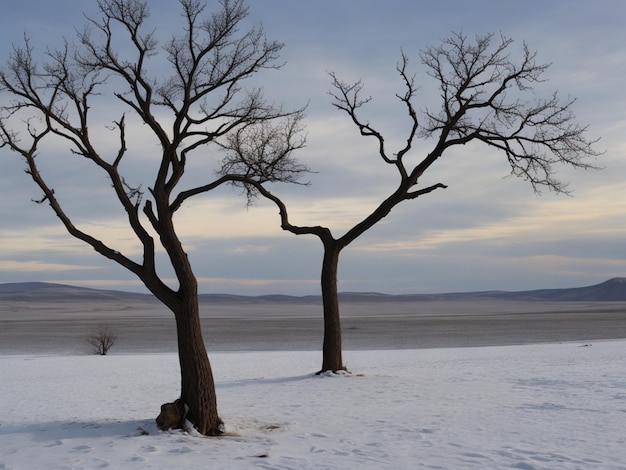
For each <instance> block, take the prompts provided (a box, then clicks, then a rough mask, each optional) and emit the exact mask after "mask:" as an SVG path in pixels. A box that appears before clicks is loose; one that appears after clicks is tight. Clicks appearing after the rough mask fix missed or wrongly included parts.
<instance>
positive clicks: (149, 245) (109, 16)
mask: <svg viewBox="0 0 626 470" xmlns="http://www.w3.org/2000/svg"><path fill="white" fill-rule="evenodd" d="M179 3H180V7H181V11H182V23H183V27H182V28H181V32H180V33H176V34H174V35H173V36H172V38H171V39H170V40H169V41H168V42H167V43H166V44H164V46H163V47H161V46H159V45H158V43H157V40H156V35H155V32H156V30H152V29H149V27H148V25H147V20H148V17H149V10H148V2H147V1H142V0H98V8H99V14H98V16H97V17H96V16H93V17H87V24H86V26H85V28H84V29H82V30H79V31H78V33H77V41H76V43H75V44H72V43H70V42H67V41H66V42H65V44H64V46H63V47H61V48H60V49H54V50H53V49H48V50H46V51H45V53H44V54H43V55H42V57H36V56H35V54H34V48H33V46H32V44H31V41H30V40H29V39H28V38H27V39H25V42H24V44H23V45H22V46H21V47H17V46H15V47H14V49H13V52H12V55H11V56H10V58H9V60H8V62H7V64H6V65H5V66H4V67H3V68H2V69H1V71H0V88H1V91H2V92H3V94H4V95H5V99H4V100H3V101H2V103H3V104H2V105H1V106H0V113H1V115H0V135H1V138H2V146H3V147H6V148H8V149H10V150H12V151H14V152H16V153H17V154H19V155H21V157H23V159H24V160H25V162H26V172H27V173H28V174H29V175H30V177H31V178H32V180H33V181H34V182H35V183H36V185H37V186H38V187H39V188H40V190H41V191H42V192H43V196H42V198H41V199H40V200H39V201H38V202H40V203H41V202H44V201H47V202H48V203H49V204H50V206H51V207H52V210H53V211H54V213H55V214H56V216H57V217H58V218H59V219H60V220H61V222H62V223H63V225H64V226H65V228H66V229H67V231H68V232H69V233H70V234H71V235H72V236H74V237H76V238H78V239H80V240H82V241H83V242H85V243H87V244H88V245H90V246H91V247H93V248H94V249H95V251H97V252H98V253H99V254H101V255H103V256H105V257H106V258H109V259H111V260H113V261H114V262H116V263H118V264H119V265H121V266H123V267H124V268H126V269H128V270H129V271H131V272H132V273H134V274H135V275H136V276H137V277H138V278H139V279H140V280H141V281H142V282H143V283H144V284H145V286H146V287H147V288H148V289H149V291H150V292H152V294H154V295H155V297H156V298H158V299H159V300H160V301H161V302H162V303H163V304H165V305H166V306H167V307H168V308H169V309H170V310H171V311H172V312H173V314H174V316H175V319H176V327H177V335H178V350H179V358H180V369H181V397H180V398H181V399H182V402H183V403H184V404H185V406H187V407H188V414H187V419H189V420H190V421H191V422H192V423H193V425H194V427H195V428H196V429H197V430H198V431H199V432H200V433H202V434H204V435H218V434H220V433H222V429H223V426H222V422H221V420H220V418H219V415H218V412H217V400H216V396H215V385H214V380H213V374H212V371H211V365H210V362H209V359H208V356H207V352H206V348H205V345H204V341H203V338H202V333H201V329H200V318H199V310H198V284H197V279H196V277H195V275H194V272H193V269H192V265H191V262H190V260H189V259H188V257H187V253H186V252H185V249H184V247H183V244H182V242H181V239H180V237H179V234H178V233H177V230H176V227H175V224H174V215H175V214H176V213H177V211H178V210H179V209H180V208H181V206H182V204H183V203H184V202H185V201H187V200H188V199H189V198H190V197H192V196H195V195H199V194H203V193H205V192H207V191H210V190H212V189H214V188H216V187H217V186H219V185H220V184H222V183H224V182H225V181H227V180H226V179H224V178H223V177H220V176H219V175H218V176H215V178H214V179H213V180H212V179H211V176H210V175H207V176H204V177H203V179H205V181H203V182H202V183H200V184H199V183H198V176H199V175H197V174H194V175H191V177H190V176H189V172H187V177H188V178H190V179H184V178H183V176H184V175H185V170H186V168H187V165H188V162H189V161H190V160H191V159H192V158H193V159H194V161H198V159H202V160H203V161H207V160H209V161H211V158H214V157H215V158H216V159H215V161H216V162H219V158H217V155H219V156H220V158H221V156H222V154H221V153H219V147H217V146H214V145H210V144H213V143H216V142H217V141H218V140H219V139H220V138H224V137H225V136H227V135H229V134H230V133H232V132H235V131H237V130H238V129H247V132H248V133H249V135H250V136H251V137H250V138H252V139H254V136H253V129H254V128H255V126H257V125H258V126H263V127H264V128H275V129H276V130H275V132H276V133H280V132H281V129H283V128H285V129H292V128H294V123H298V122H300V120H301V119H302V110H300V111H294V112H284V111H283V110H282V109H280V108H279V107H276V106H274V105H271V104H268V102H266V100H265V99H264V97H263V95H262V93H261V91H260V90H259V89H257V88H250V89H245V88H244V87H243V84H242V82H244V81H245V80H247V79H249V78H251V77H252V76H254V75H255V74H256V73H257V72H259V71H261V70H263V69H277V68H279V67H280V65H281V64H280V63H278V62H277V60H278V55H279V52H280V50H281V49H282V47H283V45H282V44H281V43H279V42H276V41H269V40H267V39H266V37H265V34H264V32H263V30H262V29H261V28H258V27H252V28H251V29H247V30H244V31H240V28H241V27H242V26H243V20H244V18H246V16H247V14H248V9H247V7H245V5H244V3H243V0H222V1H221V2H220V9H219V11H218V12H216V13H214V14H207V12H205V8H206V5H205V4H204V3H202V2H200V1H198V0H180V1H179ZM6 97H8V98H6ZM107 97H108V99H107ZM115 103H117V106H118V108H116V109H118V110H119V114H117V116H119V117H118V118H117V119H116V120H115V121H114V122H113V124H112V125H111V126H108V127H109V128H110V130H112V131H113V133H114V137H115V138H114V139H112V142H113V145H104V144H101V145H100V147H98V145H97V142H99V141H97V140H95V139H94V137H93V136H94V135H97V134H98V131H97V127H96V125H95V123H97V118H98V112H99V110H102V112H104V111H105V110H109V109H110V107H111V106H112V105H113V104H115ZM116 112H117V111H116ZM127 114H129V115H133V116H134V117H135V118H138V120H139V121H140V122H141V123H143V124H144V126H143V129H146V130H147V132H148V133H149V135H150V136H152V138H153V139H155V140H156V142H158V145H157V146H155V147H154V157H155V158H154V159H153V166H152V167H150V168H146V169H144V173H143V177H144V178H148V179H147V181H148V184H146V185H145V186H144V185H142V184H141V183H137V184H135V183H133V182H132V181H136V179H137V177H136V176H135V175H126V174H123V173H122V168H125V166H124V163H125V162H127V161H129V159H131V160H132V158H134V157H136V156H137V150H136V149H133V148H132V144H131V143H132V138H133V137H136V136H135V135H134V134H131V133H130V132H128V131H127V127H126V122H127V119H126V115H127ZM94 128H95V129H96V131H95V132H94ZM103 130H104V129H103ZM136 139H145V135H144V136H141V135H140V136H138V137H136ZM296 140H297V139H296ZM59 142H63V143H65V144H66V147H67V154H68V155H69V156H71V157H75V158H76V159H77V160H79V161H82V162H87V163H88V164H91V165H92V166H93V167H94V168H95V169H96V170H98V171H101V172H102V173H103V174H104V175H106V177H107V178H108V180H109V182H110V185H111V187H112V196H113V199H114V200H115V201H117V202H119V204H120V205H121V208H123V210H124V211H125V215H126V216H127V220H128V224H129V227H130V229H131V231H132V233H133V234H134V237H135V238H136V240H137V241H138V242H139V246H140V247H141V249H142V253H141V255H140V256H139V257H138V258H139V259H134V258H133V257H132V256H131V255H129V254H124V253H122V252H121V251H119V250H117V249H116V248H115V247H114V246H112V245H110V244H109V243H106V242H103V241H101V240H99V239H98V238H97V237H96V235H94V234H92V233H87V232H86V231H84V230H83V229H81V228H80V227H79V226H78V225H76V224H75V223H74V221H73V220H74V219H73V218H72V215H71V214H69V213H68V212H67V210H66V208H67V204H64V203H63V201H65V200H64V199H63V196H62V195H63V193H64V191H63V189H64V188H65V189H67V187H68V186H70V185H71V182H69V181H68V182H67V183H66V182H63V187H61V188H59V187H56V188H53V187H52V186H51V180H50V178H49V177H48V176H47V175H46V174H45V171H44V168H45V167H44V166H42V165H41V164H40V162H42V161H46V159H45V158H46V155H45V154H46V152H47V153H50V152H52V151H51V150H50V148H49V147H48V148H47V147H45V146H44V145H45V144H47V143H50V144H52V143H54V144H55V145H57V147H58V143H59ZM115 142H116V144H115ZM298 142H300V141H298ZM137 144H139V142H137ZM302 144H303V142H302ZM297 145H298V144H296V145H295V146H297ZM129 147H130V149H129ZM211 149H214V150H215V152H214V153H211ZM133 153H134V155H133ZM129 155H130V156H129ZM260 155H262V156H259V158H258V160H256V161H254V163H253V165H254V168H252V169H250V168H245V169H243V172H244V174H246V175H258V181H260V182H270V181H271V182H277V181H287V182H290V181H295V180H296V179H297V177H298V175H299V174H300V173H301V172H304V171H306V168H305V167H303V166H301V165H299V164H297V163H296V162H295V161H293V160H292V159H291V158H290V156H289V155H282V156H277V157H276V158H274V159H272V158H273V157H272V156H271V155H268V159H264V155H265V154H260ZM209 171H210V170H209ZM133 177H134V178H135V180H133V179H132V178H133ZM149 178H153V179H149ZM144 187H147V191H145V190H144V189H142V188H144ZM65 202H67V201H65ZM157 246H158V248H157ZM159 250H162V251H164V253H165V254H166V260H167V262H168V263H169V266H170V267H171V270H172V271H173V272H174V274H175V278H176V280H177V283H178V285H175V286H170V285H168V284H167V283H166V282H165V281H164V280H163V279H164V278H163V277H162V276H160V274H159V272H160V271H161V270H162V269H164V268H163V267H162V265H160V264H159V263H157V255H156V253H157V251H159Z"/></svg>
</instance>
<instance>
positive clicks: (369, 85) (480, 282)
mask: <svg viewBox="0 0 626 470" xmlns="http://www.w3.org/2000/svg"><path fill="white" fill-rule="evenodd" d="M149 3H150V6H151V9H152V12H153V15H152V20H153V22H154V25H155V26H156V27H157V31H158V34H159V35H160V36H161V37H162V38H163V39H167V38H168V37H169V36H170V34H171V33H172V32H173V30H172V29H171V28H173V27H175V24H177V23H176V22H177V21H178V17H177V14H178V13H177V10H176V8H175V7H176V5H177V3H176V2H173V1H162V0H160V1H150V2H149ZM248 4H249V6H250V17H249V21H250V24H253V23H262V24H263V26H264V28H265V30H266V33H267V35H268V37H270V38H271V39H278V40H280V41H282V42H284V43H285V44H286V46H285V49H284V51H283V54H282V58H283V59H284V60H285V61H286V65H285V67H284V68H283V69H282V70H281V71H278V72H274V71H272V72H267V73H263V74H261V75H259V77H258V80H257V82H255V83H254V84H255V85H260V86H263V87H264V89H265V94H266V96H267V97H268V98H270V99H272V100H275V101H277V102H283V103H284V104H285V105H286V106H288V107H298V106H301V105H304V104H307V103H308V111H307V116H308V117H307V120H306V124H307V127H308V143H307V147H306V148H305V149H303V150H302V151H301V152H300V153H299V158H300V159H301V160H302V161H304V162H306V163H307V164H308V165H309V166H310V167H311V168H312V169H313V170H314V171H316V173H314V174H312V175H310V176H309V178H308V179H309V180H310V182H311V185H310V186H308V187H288V186H286V185H282V186H276V187H275V188H273V189H274V191H275V192H276V193H277V194H279V195H280V196H282V197H283V198H284V200H285V202H286V203H287V205H288V207H289V209H290V216H291V218H292V219H293V222H294V223H298V224H306V225H318V224H320V225H328V226H329V227H331V228H332V229H333V231H334V232H335V234H336V235H339V234H341V233H342V232H343V231H344V230H346V229H347V228H349V227H350V226H351V225H352V224H353V223H355V222H356V221H358V220H360V219H361V218H362V217H363V216H365V215H366V214H367V211H368V210H371V209H372V208H373V207H375V205H376V204H377V203H378V202H379V201H380V200H381V199H382V198H383V197H384V196H385V195H386V194H387V193H388V192H389V191H391V190H392V189H393V185H394V184H395V182H396V180H395V174H394V173H393V171H389V170H391V169H390V168H386V167H385V166H384V165H383V164H382V163H381V162H380V161H379V159H378V158H377V154H376V150H377V149H376V147H375V145H374V142H373V141H370V140H368V139H364V138H362V137H359V136H358V133H357V131H356V130H355V128H354V127H353V126H352V125H351V123H350V122H349V121H348V119H347V117H345V116H344V115H342V114H340V113H339V112H337V111H336V110H334V109H333V108H332V107H331V105H330V97H329V96H328V95H327V91H328V90H329V86H330V82H329V77H328V74H327V72H329V71H334V72H336V73H337V75H338V76H339V77H340V78H342V79H344V80H345V81H355V80H358V79H362V80H363V81H364V83H365V86H366V88H365V92H366V94H368V95H371V96H372V99H373V101H372V103H371V105H370V107H369V108H368V113H369V114H368V116H369V119H370V122H371V124H372V125H374V126H375V127H377V128H379V129H381V130H382V131H383V133H384V134H385V135H386V137H387V140H388V141H389V142H391V143H394V142H397V144H398V145H400V144H401V143H402V142H401V139H402V138H403V135H404V134H403V133H402V132H403V131H404V130H405V129H406V126H407V122H406V119H405V115H404V110H403V108H402V107H401V106H400V105H399V103H398V100H397V99H396V98H395V97H394V95H395V93H396V92H399V91H401V90H402V88H401V87H402V83H401V82H400V80H399V77H398V75H397V73H396V71H395V66H396V63H397V61H398V59H399V58H400V51H401V49H402V50H404V51H405V53H407V55H408V56H409V59H410V69H411V71H413V72H415V73H416V81H417V83H418V84H419V85H420V92H419V94H418V96H417V100H416V105H417V107H419V108H423V107H424V106H426V105H428V104H436V102H437V101H436V99H437V94H436V86H437V84H436V83H435V82H433V80H432V79H431V78H430V77H428V76H426V75H425V73H424V69H423V68H422V66H421V64H420V61H419V57H418V52H419V51H420V50H421V49H423V48H425V47H427V46H429V45H435V44H437V43H438V42H439V40H440V39H442V38H444V37H446V36H448V35H449V34H450V32H451V31H463V32H464V33H466V34H468V35H474V34H484V33H488V32H495V33H502V34H504V35H506V36H509V37H512V38H513V39H515V40H516V42H517V45H519V46H521V44H522V42H524V41H525V42H526V43H527V44H528V45H529V47H530V48H531V49H533V50H537V51H538V52H539V61H540V62H548V63H551V64H552V66H551V68H550V69H549V70H548V72H547V74H546V77H547V78H549V81H548V82H547V83H544V84H543V85H542V86H541V87H540V89H539V91H538V92H539V93H547V92H549V91H552V90H554V89H558V90H559V93H560V94H561V95H562V96H563V97H564V98H566V97H567V96H574V97H576V98H577V102H576V104H575V107H574V111H575V112H576V115H577V117H578V120H579V122H581V123H585V124H589V126H590V127H589V136H590V137H601V139H602V140H601V141H600V143H599V144H598V147H597V149H598V150H604V151H606V153H605V154H604V155H603V156H601V157H600V158H599V159H598V162H597V163H598V164H599V165H600V166H602V167H603V168H604V169H603V170H601V171H598V172H584V171H573V170H571V169H567V168H562V169H559V175H560V177H561V178H562V179H563V180H565V181H568V182H569V183H570V188H571V189H572V190H573V197H567V196H563V195H561V196H556V195H554V194H552V193H549V192H544V193H543V195H541V196H538V195H535V194H534V193H533V191H532V188H531V187H530V185H529V184H527V183H525V182H523V181H521V180H518V179H516V178H513V177H508V174H509V169H508V167H507V164H506V161H505V159H504V158H503V156H502V155H498V154H496V153H494V152H493V151H490V150H487V149H485V148H484V147H481V146H478V145H469V146H467V148H465V147H463V148H462V149H458V150H455V151H454V152H451V153H450V154H449V155H447V156H445V157H444V158H443V159H442V160H441V161H440V162H438V163H437V164H436V165H435V166H434V167H433V168H432V170H430V171H429V172H428V173H427V174H426V175H425V182H424V183H425V184H426V182H431V183H436V182H442V183H445V184H447V185H448V189H445V190H438V191H435V192H434V193H432V194H430V195H428V196H425V197H423V198H420V199H418V200H416V201H411V202H405V203H403V205H400V206H398V207H397V208H396V209H394V211H393V212H392V213H391V214H390V215H389V216H388V217H387V218H386V219H384V220H383V221H382V222H381V223H380V224H379V225H378V226H376V227H374V228H373V229H372V230H371V231H370V232H367V233H366V234H365V235H364V236H363V237H361V238H360V239H358V240H357V241H356V242H355V243H354V244H353V245H351V246H349V247H348V248H347V249H346V250H344V252H343V254H342V258H341V261H340V268H339V269H340V273H339V277H340V284H339V288H340V290H342V291H380V292H388V293H407V292H433V291H434V292H444V291H467V290H483V289H506V290H522V289H531V288H542V287H555V288H556V287H573V286H580V285H588V284H594V283H597V282H601V281H603V280H606V279H608V278H610V277H615V276H623V275H626V197H625V196H626V184H625V183H626V155H625V154H626V144H625V143H624V136H625V135H626V111H624V110H626V92H624V89H623V80H624V77H625V76H626V47H625V45H626V29H625V28H624V24H626V3H624V2H622V1H621V0H620V1H617V0H616V1H609V0H599V1H596V2H588V1H587V2H583V1H566V0H555V1H550V2H545V1H526V2H501V1H472V2H467V1H449V2H415V1H413V0H404V1H392V2H380V1H362V0H358V1H357V0H344V1H341V2H338V1H336V0H333V1H330V0H321V1H314V2H304V1H290V2H286V1H279V0H263V1H250V2H248ZM210 5H211V3H210ZM3 7H4V8H3V15H2V16H1V17H0V60H1V61H2V62H4V61H5V60H6V57H7V54H8V51H9V50H10V47H11V42H19V41H20V40H21V38H22V37H23V32H24V31H26V32H27V33H28V35H30V36H31V37H32V38H33V44H34V45H35V47H36V48H37V50H39V51H41V50H42V49H43V48H45V47H46V46H47V45H51V46H52V45H54V44H58V41H59V40H60V39H61V38H62V37H67V38H68V39H71V38H72V36H73V28H74V27H75V26H81V25H82V24H83V22H84V20H83V18H82V11H91V12H93V11H94V7H95V2H84V1H78V0H56V1H55V2H47V1H46V2H44V1H28V0H21V1H15V0H4V1H3ZM1 99H5V98H4V97H2V98H1ZM109 111H110V110H109V109H108V108H105V109H103V110H99V112H101V113H102V114H101V115H100V116H99V118H101V119H102V122H101V128H100V131H101V132H102V135H101V138H102V141H103V142H106V139H107V138H109V134H107V131H106V128H105V125H106V124H107V123H108V122H110V121H111V120H112V119H116V118H117V117H118V116H116V115H114V114H111V113H109ZM92 128H93V125H92ZM137 129H138V132H139V129H140V126H138V125H137ZM130 143H131V145H133V146H134V147H133V151H134V152H135V154H136V155H137V157H136V159H135V162H136V163H135V168H132V171H133V173H135V172H136V174H141V173H142V172H143V170H144V168H148V169H149V168H150V166H149V163H148V162H149V159H150V151H151V149H152V148H154V143H153V142H146V141H141V142H130ZM429 144H430V143H429V142H428V141H426V142H423V143H420V144H419V145H417V146H416V148H415V150H414V152H415V155H416V158H419V157H420V156H422V155H423V152H425V151H427V149H428V148H429ZM61 150H62V149H53V150H51V151H50V154H49V155H43V154H42V155H41V157H40V158H41V159H42V160H43V158H50V163H49V164H47V168H48V172H49V173H47V174H49V175H50V177H51V178H54V180H55V181H57V184H56V185H55V187H58V188H60V189H62V190H63V193H64V195H63V199H64V200H66V201H67V203H68V204H69V207H70V209H71V211H70V212H71V213H72V214H75V216H76V217H77V220H78V221H79V222H80V223H81V224H84V225H83V226H84V227H92V228H93V229H94V230H96V232H95V235H98V236H101V237H102V238H104V239H105V240H109V241H111V243H112V244H115V245H116V246H119V247H120V251H122V250H126V251H128V250H130V251H128V252H129V253H132V252H133V251H132V250H136V247H135V246H134V245H133V244H131V243H130V241H129V240H128V233H127V232H126V231H125V230H124V227H125V224H124V219H123V214H121V213H120V212H119V209H118V208H117V207H115V206H114V205H108V204H107V203H106V201H107V194H108V189H109V188H108V184H107V181H106V179H105V178H103V177H102V175H99V174H92V173H91V172H89V168H88V167H83V166H82V165H78V166H76V165H74V164H72V163H71V160H69V159H67V158H66V156H64V155H63V154H62V151H61ZM0 152H1V153H0V168H1V169H2V170H1V171H0V191H1V193H2V197H1V198H0V214H1V219H0V282H20V281H29V280H42V281H49V282H62V283H70V284H75V285H85V286H92V287H104V288H116V289H125V290H141V287H140V285H139V283H138V281H136V280H135V279H133V278H132V276H131V275H130V274H129V273H126V272H125V271H124V270H123V269H122V268H119V267H117V266H116V265H115V264H114V263H112V262H110V261H108V260H106V259H104V258H101V257H100V256H99V255H97V254H96V253H95V252H94V251H93V250H92V249H90V248H89V247H87V246H83V245H82V244H81V243H79V242H78V241H75V240H73V239H72V238H71V237H70V236H69V235H66V234H65V232H64V229H63V228H62V226H61V224H60V223H59V221H58V220H57V219H56V218H55V216H54V215H53V214H52V211H51V210H50V208H49V207H47V206H46V205H45V204H42V205H36V204H33V203H32V202H31V199H35V198H38V197H40V194H39V193H38V191H37V189H36V188H35V186H34V184H33V183H32V182H31V181H30V180H29V179H28V177H27V175H26V174H24V172H23V164H22V162H21V161H19V159H18V158H17V156H15V155H13V154H9V153H8V152H7V151H4V150H1V151H0ZM203 171H207V168H205V167H203V166H198V168H197V171H196V172H195V174H202V172H203ZM177 223H178V224H179V227H180V233H181V234H182V236H183V239H184V240H185V242H186V246H187V247H188V251H189V255H190V257H191V259H192V262H193V264H194V267H195V270H196V273H197V275H198V277H199V278H200V288H201V291H202V292H231V293H241V294H257V293H273V292H279V293H288V294H315V293H318V292H319V287H318V277H319V270H320V266H321V258H320V257H321V246H320V243H319V241H318V240H317V239H316V238H311V237H296V236H294V235H292V234H289V233H285V232H282V231H281V230H280V227H279V220H278V215H277V210H276V209H275V207H274V206H272V205H270V204H269V203H267V202H265V201H259V203H258V204H257V205H256V206H254V207H252V208H249V209H246V208H245V200H244V199H243V198H242V197H240V196H239V194H238V192H237V191H236V190H232V189H228V188H224V189H220V190H218V191H215V192H214V193H209V194H207V195H205V196H202V197H200V198H196V199H195V200H193V201H192V202H190V203H189V204H187V205H186V206H185V207H184V210H182V212H181V214H180V215H179V216H177ZM165 275H166V276H167V274H166V273H165Z"/></svg>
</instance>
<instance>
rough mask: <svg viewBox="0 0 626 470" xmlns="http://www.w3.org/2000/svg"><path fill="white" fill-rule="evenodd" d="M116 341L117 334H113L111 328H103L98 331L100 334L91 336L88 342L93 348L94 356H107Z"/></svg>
mask: <svg viewBox="0 0 626 470" xmlns="http://www.w3.org/2000/svg"><path fill="white" fill-rule="evenodd" d="M116 339H117V336H115V333H113V331H112V330H111V329H110V328H108V327H106V326H101V327H100V328H99V329H98V332H97V333H96V334H94V335H92V336H90V337H89V339H88V340H87V341H88V342H89V344H91V346H92V347H93V353H94V354H99V355H100V356H106V355H107V353H108V352H109V349H111V347H112V346H113V345H114V344H115V340H116Z"/></svg>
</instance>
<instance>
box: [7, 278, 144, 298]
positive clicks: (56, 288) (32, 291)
mask: <svg viewBox="0 0 626 470" xmlns="http://www.w3.org/2000/svg"><path fill="white" fill-rule="evenodd" d="M0 300H13V301H39V302H54V301H63V300H65V301H72V300H77V301H78V300H111V301H119V300H126V301H133V300H134V301H138V300H142V301H155V299H154V297H153V296H152V295H149V294H139V293H135V292H124V291H116V290H105V289H89V288H87V287H76V286H68V285H65V284H54V283H49V282H15V283H7V284H0Z"/></svg>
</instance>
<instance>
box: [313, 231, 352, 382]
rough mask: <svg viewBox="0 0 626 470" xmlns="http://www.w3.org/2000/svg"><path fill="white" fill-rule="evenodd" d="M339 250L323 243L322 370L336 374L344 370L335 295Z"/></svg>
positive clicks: (339, 322) (334, 246) (337, 303)
mask: <svg viewBox="0 0 626 470" xmlns="http://www.w3.org/2000/svg"><path fill="white" fill-rule="evenodd" d="M340 251H341V249H340V248H339V247H338V246H337V244H336V243H324V260H323V261H322V302H323V306H324V344H323V347H322V369H321V370H320V371H319V372H318V374H320V373H322V372H326V371H332V372H337V371H339V370H346V368H345V366H344V365H343V359H342V356H341V321H340V319H339V297H338V294H337V266H338V264H339V253H340Z"/></svg>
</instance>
